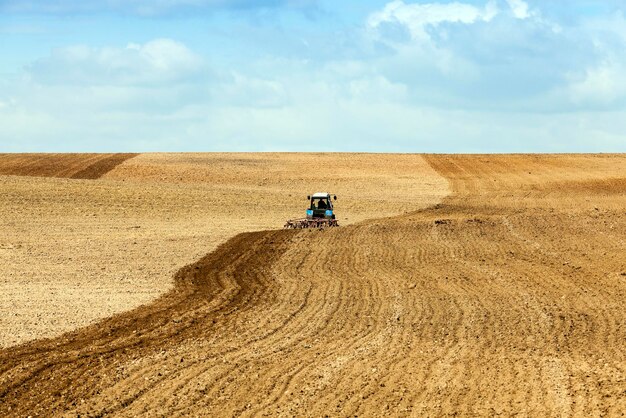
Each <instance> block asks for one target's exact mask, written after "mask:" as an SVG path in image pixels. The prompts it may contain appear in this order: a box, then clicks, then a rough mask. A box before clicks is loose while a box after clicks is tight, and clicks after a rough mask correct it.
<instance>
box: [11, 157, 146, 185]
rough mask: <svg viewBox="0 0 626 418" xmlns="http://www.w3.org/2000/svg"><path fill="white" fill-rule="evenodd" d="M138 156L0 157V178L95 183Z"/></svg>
mask: <svg viewBox="0 0 626 418" xmlns="http://www.w3.org/2000/svg"><path fill="white" fill-rule="evenodd" d="M138 155H139V154H137V153H107V154H96V153H85V154H78V153H67V154H66V153H59V154H0V175H9V176H27V177H56V178H68V179H87V180H95V179H99V178H100V177H102V176H104V175H105V174H107V173H108V172H109V171H111V170H113V169H114V168H115V167H117V166H118V165H120V164H122V163H123V162H125V161H127V160H129V159H131V158H134V157H136V156H138Z"/></svg>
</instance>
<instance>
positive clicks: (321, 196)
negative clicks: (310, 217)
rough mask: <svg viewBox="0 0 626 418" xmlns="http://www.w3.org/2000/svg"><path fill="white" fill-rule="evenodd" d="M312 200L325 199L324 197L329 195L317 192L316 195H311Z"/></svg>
mask: <svg viewBox="0 0 626 418" xmlns="http://www.w3.org/2000/svg"><path fill="white" fill-rule="evenodd" d="M311 197H312V198H313V199H319V198H322V199H323V198H326V197H330V193H321V192H317V193H313V196H311Z"/></svg>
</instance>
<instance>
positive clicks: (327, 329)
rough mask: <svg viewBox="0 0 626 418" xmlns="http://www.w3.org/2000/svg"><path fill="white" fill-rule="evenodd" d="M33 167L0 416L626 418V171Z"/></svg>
mask: <svg viewBox="0 0 626 418" xmlns="http://www.w3.org/2000/svg"><path fill="white" fill-rule="evenodd" d="M20 158H21V159H19V158H18V160H19V161H18V160H16V157H13V156H1V157H0V173H2V175H0V185H1V187H2V194H1V196H0V210H1V211H2V213H3V218H2V220H1V221H0V223H1V227H2V230H3V232H4V233H3V234H2V236H0V287H1V292H0V311H1V312H0V313H1V319H0V320H1V321H2V322H0V332H1V333H2V334H1V338H0V341H1V343H2V345H3V347H4V348H3V349H2V350H1V351H0V414H1V415H8V416H28V415H31V416H50V415H62V414H65V415H68V416H77V415H80V416H103V415H109V414H110V415H119V416H138V415H150V416H188V415H192V416H232V415H244V416H252V415H258V416H267V415H270V416H273V415H281V416H292V415H306V416H324V415H329V416H349V415H350V416H354V415H359V416H380V415H394V416H424V415H426V416H441V415H443V416H448V415H463V416H476V415H507V416H508V415H514V414H520V415H523V416H622V414H623V412H624V411H626V303H625V302H624V301H625V300H626V257H625V256H624V255H625V254H626V155H508V156H507V155H498V156H493V155H491V156H487V155H475V156H459V155H436V156H435V155H427V156H419V155H367V154H319V155H314V154H141V155H124V156H115V155H109V156H70V157H68V156H64V155H46V156H41V155H39V156H37V155H30V156H26V155H25V156H21V157H20ZM32 159H36V160H37V163H29V161H30V160H32ZM100 161H106V163H105V162H100ZM28 167H30V168H28ZM94 167H95V168H94ZM85 173H87V174H85ZM94 173H97V174H94ZM29 175H33V176H37V175H38V176H41V175H45V176H52V177H24V176H29ZM318 190H328V191H331V192H333V193H336V194H337V195H339V201H338V203H337V212H338V213H339V221H340V223H341V224H342V227H341V228H337V229H329V230H324V231H307V230H304V231H288V230H281V229H280V228H281V226H282V223H283V222H284V220H285V219H287V218H289V217H293V216H299V215H301V213H302V211H303V209H304V205H306V200H305V199H304V196H305V195H306V194H307V193H310V192H313V191H318ZM44 337H47V338H44Z"/></svg>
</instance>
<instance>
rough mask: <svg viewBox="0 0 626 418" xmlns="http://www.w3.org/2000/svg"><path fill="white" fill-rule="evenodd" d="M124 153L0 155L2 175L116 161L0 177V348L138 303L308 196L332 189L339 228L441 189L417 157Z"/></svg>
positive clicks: (415, 203) (444, 189)
mask: <svg viewBox="0 0 626 418" xmlns="http://www.w3.org/2000/svg"><path fill="white" fill-rule="evenodd" d="M9 157H10V158H9ZM123 157H124V156H116V155H112V156H111V155H85V154H78V155H56V154H46V155H8V156H0V173H13V174H20V175H21V174H24V173H27V174H33V175H42V174H46V175H49V176H61V175H65V176H66V177H73V176H74V175H75V174H76V173H80V172H85V171H87V170H88V168H89V167H93V165H94V164H95V163H94V161H95V162H97V161H103V160H116V161H119V162H122V160H124V162H123V163H122V164H121V165H118V166H116V167H110V169H111V171H108V172H105V171H100V175H104V177H103V178H101V179H100V180H98V181H84V180H81V181H78V180H67V179H60V178H31V177H14V176H1V175H0V190H2V193H0V212H1V213H2V214H3V215H2V218H1V219H0V228H1V230H2V231H3V233H2V235H0V347H2V346H4V347H7V346H10V345H15V344H17V343H21V342H24V341H28V340H30V339H33V338H42V337H52V336H55V335H59V334H60V333H62V332H65V331H69V330H72V329H75V328H77V327H79V326H84V325H87V324H90V323H92V322H93V321H94V320H96V319H100V318H105V317H109V316H111V315H113V314H115V313H118V312H123V311H127V310H129V309H132V308H134V307H137V306H139V305H141V304H144V303H148V302H150V301H152V300H154V299H155V298H156V297H158V296H160V295H161V294H163V293H164V292H166V291H168V290H170V289H171V288H172V286H173V278H174V274H175V273H176V271H177V270H178V269H180V268H181V267H182V266H184V265H186V264H189V263H192V262H195V261H197V260H198V259H200V258H201V257H202V256H204V255H206V254H207V253H208V252H210V251H212V250H214V249H215V248H216V247H217V245H218V244H219V243H222V242H224V241H226V240H227V239H229V238H231V237H233V236H234V235H236V234H238V233H241V232H245V231H257V230H263V229H276V228H281V227H282V226H283V224H284V222H285V220H286V219H288V218H290V217H294V216H303V215H304V209H305V207H306V204H307V201H306V195H307V194H308V193H312V192H314V191H318V190H329V191H332V192H333V193H336V194H338V195H339V200H338V201H337V208H338V213H339V216H340V219H339V220H340V222H341V224H343V225H347V224H349V223H353V222H356V221H360V220H363V219H367V218H376V217H380V216H391V215H395V214H398V213H403V212H404V211H407V210H412V209H413V208H415V207H417V208H420V207H426V206H428V205H429V204H432V203H436V202H438V201H439V200H441V198H442V197H443V196H445V195H446V194H447V193H448V183H447V181H446V180H444V179H442V178H441V177H440V176H439V175H437V174H436V173H435V171H434V170H433V169H432V168H431V167H430V166H429V165H428V164H427V163H425V161H424V160H423V158H422V157H420V156H382V155H381V156H372V155H348V154H339V155H311V154H306V155H299V154H287V155H285V154H281V155H277V154H143V155H140V156H135V157H134V158H132V159H124V158H123ZM18 162H19V164H18ZM303 167H311V168H312V169H311V171H308V170H306V169H303ZM320 167H321V168H320ZM26 168H29V169H30V170H31V171H30V172H29V171H25V170H26ZM12 170H13V171H12Z"/></svg>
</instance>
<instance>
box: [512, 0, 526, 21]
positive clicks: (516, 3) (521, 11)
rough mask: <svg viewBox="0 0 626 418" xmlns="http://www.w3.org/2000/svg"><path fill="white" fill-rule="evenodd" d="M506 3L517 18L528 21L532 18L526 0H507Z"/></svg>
mask: <svg viewBox="0 0 626 418" xmlns="http://www.w3.org/2000/svg"><path fill="white" fill-rule="evenodd" d="M506 2H507V3H508V4H509V7H510V8H511V11H512V12H513V15H514V16H515V17H516V18H518V19H528V18H529V17H530V16H531V13H530V10H529V8H528V4H527V3H526V2H525V1H524V0H506Z"/></svg>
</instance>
